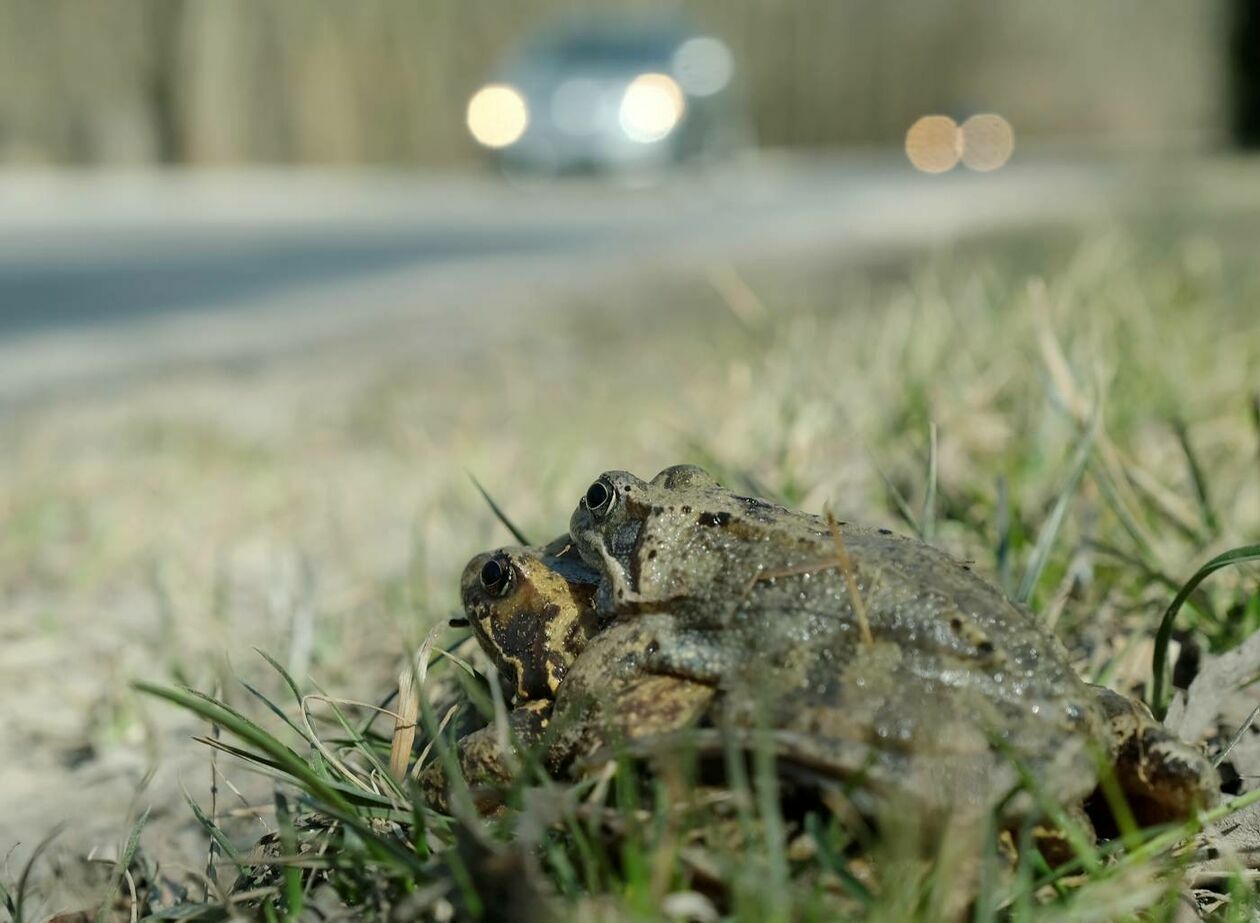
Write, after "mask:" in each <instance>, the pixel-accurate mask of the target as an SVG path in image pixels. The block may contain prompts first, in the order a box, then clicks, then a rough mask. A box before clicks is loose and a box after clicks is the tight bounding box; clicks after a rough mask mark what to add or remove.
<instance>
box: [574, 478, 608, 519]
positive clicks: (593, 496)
mask: <svg viewBox="0 0 1260 923" xmlns="http://www.w3.org/2000/svg"><path fill="white" fill-rule="evenodd" d="M614 496H615V494H614V492H613V486H612V484H610V483H609V482H608V480H607V479H606V478H600V479H599V480H598V481H596V482H595V483H594V484H592V485H591V486H590V487H588V488H586V496H585V497H583V498H582V499H583V500H584V501H585V503H586V508H587V509H588V510H590V511H591V512H592V513H598V514H603V513H607V512H608V510H609V508H610V507H612V502H613V497H614Z"/></svg>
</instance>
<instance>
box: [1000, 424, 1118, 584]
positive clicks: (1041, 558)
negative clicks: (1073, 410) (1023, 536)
mask: <svg viewBox="0 0 1260 923" xmlns="http://www.w3.org/2000/svg"><path fill="white" fill-rule="evenodd" d="M1098 420H1099V415H1098V412H1097V410H1095V412H1094V418H1093V420H1091V421H1090V424H1089V428H1088V429H1087V430H1086V431H1085V433H1084V435H1083V436H1082V437H1081V441H1080V443H1078V444H1077V446H1076V453H1075V455H1074V456H1073V458H1072V466H1071V468H1070V469H1069V472H1068V478H1067V481H1065V482H1064V484H1063V488H1062V489H1061V490H1060V491H1059V496H1058V497H1057V498H1056V499H1055V501H1054V506H1053V507H1052V508H1051V510H1050V515H1049V516H1047V517H1046V521H1045V523H1043V524H1042V526H1041V530H1040V531H1039V532H1038V533H1037V543H1036V544H1035V545H1033V550H1032V554H1031V555H1030V556H1029V559H1028V570H1026V571H1025V572H1024V579H1023V580H1022V581H1020V584H1019V590H1018V591H1016V593H1015V601H1016V602H1020V603H1025V604H1027V603H1028V601H1029V600H1030V599H1032V595H1033V591H1034V590H1035V589H1036V588H1037V583H1038V581H1039V580H1040V579H1041V574H1042V572H1043V571H1044V570H1045V569H1046V564H1047V563H1049V561H1050V552H1051V551H1052V550H1053V549H1054V543H1055V541H1056V540H1057V539H1058V537H1059V530H1060V529H1061V528H1062V526H1063V519H1064V517H1065V516H1066V515H1067V510H1068V506H1069V505H1070V504H1071V502H1072V498H1073V497H1075V496H1076V490H1077V488H1078V487H1079V486H1080V483H1081V477H1082V476H1083V475H1084V474H1085V467H1086V465H1088V464H1089V460H1090V457H1091V456H1092V454H1093V451H1094V437H1095V436H1097V435H1098Z"/></svg>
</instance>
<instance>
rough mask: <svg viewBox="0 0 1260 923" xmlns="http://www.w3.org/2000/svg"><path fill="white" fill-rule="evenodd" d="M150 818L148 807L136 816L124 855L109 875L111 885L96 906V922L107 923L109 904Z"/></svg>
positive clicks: (119, 885) (129, 864) (119, 858)
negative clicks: (99, 903)
mask: <svg viewBox="0 0 1260 923" xmlns="http://www.w3.org/2000/svg"><path fill="white" fill-rule="evenodd" d="M148 820H149V809H148V808H146V809H145V811H144V813H143V814H141V815H140V816H139V817H138V818H136V822H135V823H134V824H133V825H132V827H131V833H130V834H129V835H128V836H127V843H126V845H125V846H124V847H123V851H122V855H121V856H119V857H118V861H117V862H115V863H114V871H113V873H112V874H111V875H110V876H109V887H108V888H107V889H106V891H105V896H104V897H103V898H102V899H101V905H100V906H99V907H98V908H96V923H105V920H106V915H107V914H108V913H109V905H110V904H111V903H113V901H114V897H115V896H116V895H117V894H118V889H119V888H120V887H121V886H122V880H123V875H125V874H126V873H127V869H129V868H130V867H131V860H132V859H133V858H135V855H136V849H137V848H138V847H139V846H140V832H141V831H142V830H144V825H145V824H146V823H148Z"/></svg>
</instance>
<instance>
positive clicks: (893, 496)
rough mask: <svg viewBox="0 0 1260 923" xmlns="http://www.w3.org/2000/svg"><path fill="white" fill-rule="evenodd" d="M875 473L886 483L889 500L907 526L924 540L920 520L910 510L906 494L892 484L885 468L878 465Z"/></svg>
mask: <svg viewBox="0 0 1260 923" xmlns="http://www.w3.org/2000/svg"><path fill="white" fill-rule="evenodd" d="M875 471H876V472H877V473H878V474H879V476H880V479H881V480H882V481H883V482H884V488H885V489H886V490H887V491H888V498H889V499H890V500H892V502H893V507H894V509H896V511H897V514H898V515H899V516H901V518H902V519H903V520H905V523H906V525H908V526H909V527H910V528H911V529H912V530H913V531H914V534H915V535H917V536H918V537H919V538H920V539H921V538H923V528H922V527H921V526H920V525H919V520H918V518H917V517H916V516H915V515H914V510H912V509H910V501H908V500H907V499H906V497H905V494H903V493H902V492H901V491H900V490H898V489H897V485H896V484H894V483H893V482H892V478H890V477H889V476H888V475H887V474H885V473H884V469H883V468H881V467H879V466H878V465H876V466H875Z"/></svg>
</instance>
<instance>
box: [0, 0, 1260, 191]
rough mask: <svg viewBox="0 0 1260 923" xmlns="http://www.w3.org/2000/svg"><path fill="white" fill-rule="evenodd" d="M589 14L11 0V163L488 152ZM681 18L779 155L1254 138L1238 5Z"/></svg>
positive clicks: (854, 2)
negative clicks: (495, 111)
mask: <svg viewBox="0 0 1260 923" xmlns="http://www.w3.org/2000/svg"><path fill="white" fill-rule="evenodd" d="M606 6H607V5H606ZM590 7H591V4H589V3H587V4H583V3H574V2H565V0H523V2H519V3H500V2H495V0H432V2H426V3H399V2H391V0H365V2H362V3H356V4H353V5H351V6H347V5H346V4H342V3H336V2H332V0H315V2H300V0H292V2H284V0H270V2H266V3H252V2H248V0H226V2H214V0H151V2H139V0H136V2H131V3H122V2H111V3H103V4H94V5H92V6H91V7H89V8H84V7H83V6H82V5H81V4H77V3H72V2H62V0H42V2H36V0H29V2H21V0H8V2H6V3H5V4H4V5H3V7H0V16H2V17H3V19H2V20H0V67H3V86H4V93H3V96H0V161H2V162H4V163H10V164H64V165H70V164H74V165H117V164H247V163H286V164H390V165H423V166H451V165H458V164H469V163H476V162H477V155H478V151H477V149H476V146H475V144H474V143H473V142H472V139H471V138H470V137H469V135H468V133H467V132H466V131H465V118H464V116H465V107H466V105H467V103H468V100H469V98H470V97H471V95H472V94H473V93H474V92H475V91H476V90H477V89H478V88H479V87H480V86H481V85H482V84H483V83H484V82H485V81H486V80H487V79H488V78H489V77H490V76H491V75H492V72H493V67H494V65H495V63H496V62H499V61H501V60H502V59H503V58H504V56H505V55H508V54H510V53H511V52H512V51H513V49H514V48H515V47H516V46H517V45H518V43H520V42H521V41H522V39H525V38H526V37H527V36H528V35H529V34H530V33H531V32H534V31H536V30H537V29H538V28H539V27H540V26H543V25H545V23H546V21H547V20H548V19H554V17H558V16H561V15H563V14H566V13H570V14H571V13H573V12H574V11H578V10H589V9H590ZM615 8H616V11H617V13H618V14H619V15H623V16H624V15H626V14H627V11H632V10H636V9H637V10H640V11H643V10H654V11H656V12H659V5H657V7H655V8H654V7H652V6H649V5H648V4H646V3H638V4H636V3H621V4H617V5H616V7H615ZM669 12H671V13H672V14H674V15H680V16H681V15H685V17H686V19H688V20H689V21H691V22H692V23H693V24H695V26H696V27H697V28H702V29H703V30H704V32H705V33H711V34H713V35H715V36H718V37H720V38H721V39H722V40H723V41H724V42H726V43H728V44H729V46H730V49H731V53H732V55H733V59H734V61H735V62H737V65H738V80H739V83H740V87H741V91H742V94H743V97H744V101H745V103H746V106H747V111H748V115H749V118H750V120H751V124H752V128H753V133H754V136H755V138H756V139H757V141H758V142H759V143H760V144H762V145H765V146H768V147H774V148H780V147H792V148H802V147H805V148H809V147H824V148H836V147H841V146H855V145H856V146H867V147H869V146H897V145H899V144H900V143H901V140H902V137H903V136H904V134H905V131H906V128H907V127H908V126H909V125H910V124H911V123H912V122H913V121H914V120H915V119H917V118H918V117H919V116H921V115H924V114H927V113H931V112H945V113H961V112H967V111H969V110H970V111H996V112H999V113H1001V114H1002V115H1004V116H1005V117H1006V118H1007V119H1009V120H1010V121H1011V122H1012V123H1013V124H1015V125H1017V126H1018V127H1019V135H1020V139H1021V141H1027V142H1028V143H1030V144H1054V145H1059V146H1076V147H1092V148H1106V149H1113V150H1135V149H1141V150H1145V151H1167V150H1186V149H1195V148H1197V149H1203V148H1210V147H1217V148H1219V147H1222V146H1225V145H1228V144H1230V143H1231V142H1232V141H1233V140H1235V139H1239V140H1247V141H1250V140H1252V139H1253V138H1254V136H1255V133H1256V128H1255V124H1256V118H1257V117H1256V114H1255V111H1254V109H1255V107H1256V105H1257V102H1256V89H1255V80H1256V77H1255V73H1254V71H1255V64H1254V59H1255V58H1254V53H1252V54H1250V55H1248V54H1247V53H1246V45H1247V39H1248V38H1251V39H1253V40H1254V34H1250V35H1249V30H1255V28H1256V26H1255V24H1254V17H1255V15H1256V14H1255V13H1254V12H1253V4H1251V3H1248V2H1246V0H1209V2H1205V3H1196V4H1193V5H1187V4H1184V3H1177V2H1174V0H1154V2H1149V3H1139V2H1137V0H1124V2H1119V3H1111V4H1105V5H1101V4H1091V3H1084V2H1079V3H1068V4H1066V5H1055V6H1048V5H1045V4H1035V3H1021V2H1016V3H992V2H985V0H960V2H956V3H950V4H940V3H932V2H919V0H911V2H906V3H898V4H886V3H879V2H875V0H845V2H830V0H795V2H786V0H782V2H778V0H771V2H754V0H734V2H731V0H721V2H720V0H712V2H707V0H699V2H693V3H687V4H681V5H678V6H677V7H676V8H674V9H673V10H671V11H669ZM1236 52H1237V53H1236Z"/></svg>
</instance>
